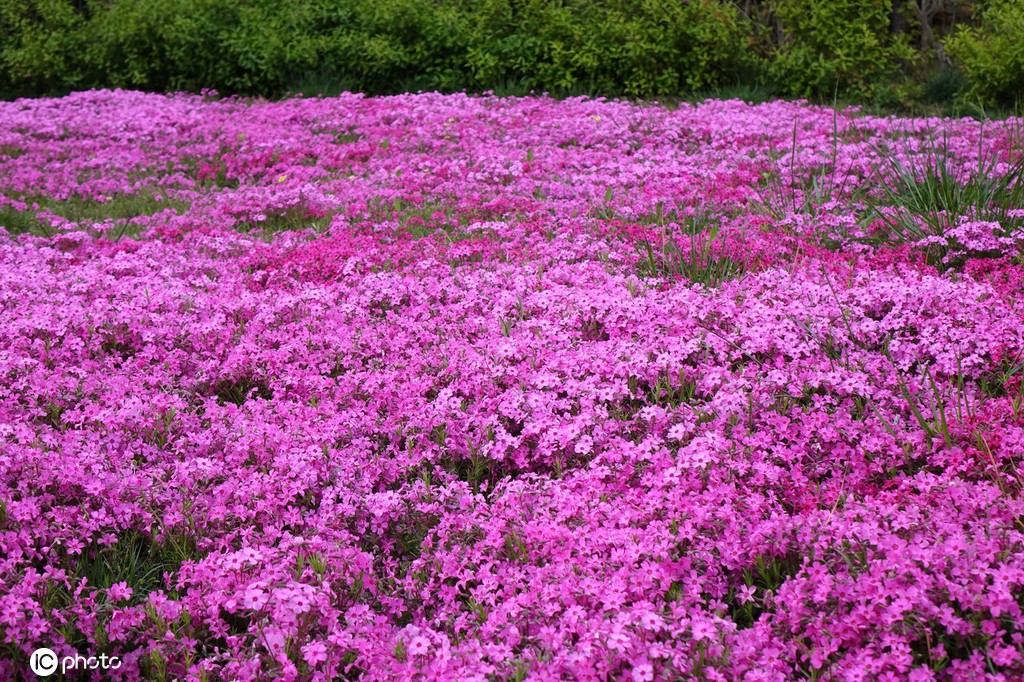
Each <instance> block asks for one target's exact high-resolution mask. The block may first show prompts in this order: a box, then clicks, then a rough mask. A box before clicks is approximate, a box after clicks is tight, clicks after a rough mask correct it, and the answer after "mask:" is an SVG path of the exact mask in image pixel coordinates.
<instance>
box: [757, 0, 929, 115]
mask: <svg viewBox="0 0 1024 682" xmlns="http://www.w3.org/2000/svg"><path fill="white" fill-rule="evenodd" d="M775 13H776V18H777V19H778V21H779V24H780V27H781V29H782V32H783V35H784V38H783V40H782V42H781V44H780V45H779V47H778V49H777V51H776V54H775V59H774V61H773V63H772V64H771V67H770V73H771V75H772V77H773V78H774V79H775V80H776V81H777V83H778V85H779V87H780V88H781V89H782V90H784V91H786V92H788V93H790V94H792V95H796V96H799V97H812V96H819V97H820V96H829V95H832V94H833V93H835V92H838V94H841V95H844V96H854V97H868V98H870V97H871V96H872V95H873V94H874V91H875V89H876V88H877V86H878V85H879V84H882V83H886V82H887V81H891V80H892V77H893V76H894V75H895V74H896V73H897V72H898V71H899V70H900V68H901V66H902V65H903V63H904V62H907V61H911V60H913V59H914V58H915V53H914V50H913V49H912V48H911V47H910V46H909V44H908V43H907V42H906V40H905V37H904V36H899V35H893V34H892V33H891V32H890V18H891V15H892V2H891V0H865V1H860V0H778V3H777V5H776V7H775Z"/></svg>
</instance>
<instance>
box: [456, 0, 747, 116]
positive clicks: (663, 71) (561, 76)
mask: <svg viewBox="0 0 1024 682" xmlns="http://www.w3.org/2000/svg"><path fill="white" fill-rule="evenodd" d="M461 11H462V14H463V16H465V17H466V19H467V23H468V25H469V28H468V30H467V32H466V33H467V35H468V39H469V41H468V46H467V56H466V62H467V67H468V69H469V71H470V74H471V76H472V80H473V82H474V84H478V85H481V86H486V84H493V83H506V84H507V83H514V84H518V85H519V87H520V88H521V89H522V90H538V91H540V90H546V91H550V92H561V93H565V92H583V91H586V92H591V93H596V94H625V95H629V96H636V97H650V96H656V95H664V94H675V93H679V92H682V91H684V90H690V89H696V88H702V87H707V86H711V85H718V84H721V83H723V82H726V81H727V80H729V79H730V77H731V76H732V75H733V74H734V73H735V72H736V71H737V70H738V69H741V68H743V67H744V66H745V65H746V64H747V63H748V62H749V57H748V54H749V53H748V51H747V50H746V47H747V43H748V39H747V36H748V35H749V34H750V27H749V25H748V22H746V20H745V19H744V17H743V16H742V14H741V13H740V12H739V11H738V10H737V9H736V8H735V7H733V6H732V5H731V4H726V3H723V2H719V1H718V0H693V1H691V2H679V1H673V0H641V1H636V0H632V1H631V0H609V1H607V2H596V1H594V0H586V1H584V0H577V1H575V2H562V3H559V2H552V1H551V0H525V2H517V1H515V0H483V2H469V1H468V0H464V4H463V5H462V7H461Z"/></svg>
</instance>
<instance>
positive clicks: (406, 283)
mask: <svg viewBox="0 0 1024 682" xmlns="http://www.w3.org/2000/svg"><path fill="white" fill-rule="evenodd" d="M1022 130H1024V128H1022V121H1021V120H1020V119H1011V120H1008V121H1003V122H991V121H989V122H985V123H984V124H982V123H979V122H977V121H974V120H967V119H965V120H949V119H901V118H878V117H871V116H867V115H864V114H862V113H861V112H859V111H857V110H853V109H850V110H841V111H838V112H834V111H833V110H831V109H827V108H816V107H812V106H809V105H805V104H801V103H790V102H774V103H768V104H762V105H757V106H752V105H748V104H744V103H742V102H739V101H729V102H720V101H708V102H706V103H704V104H701V105H697V106H693V105H688V104H683V105H681V106H679V107H678V108H675V109H671V108H667V107H661V106H656V105H650V106H640V105H637V104H631V103H625V102H608V101H602V100H588V99H572V100H566V101H556V100H554V99H548V98H528V99H499V98H495V97H468V96H464V95H451V96H442V95H434V94H424V95H406V96H398V97H390V98H380V99H374V98H364V97H361V96H357V95H344V96H342V97H340V98H335V99H291V100H285V101H280V102H274V103H268V102H262V101H257V102H249V101H243V100H240V99H217V98H215V97H213V96H205V97H204V96H193V95H180V96H163V95H149V94H141V93H133V92H121V91H116V92H110V91H102V92H86V93H79V94H75V95H71V96H68V97H65V98H62V99H41V100H19V101H15V102H4V103H0V226H2V227H3V229H2V230H0V309H2V315H3V317H2V324H0V376H2V381H0V482H2V487H0V679H11V678H27V679H34V676H33V675H32V674H31V673H29V672H28V667H29V657H30V656H31V654H32V652H33V651H34V650H35V649H36V648H38V647H48V648H50V649H52V650H54V651H55V652H56V653H57V654H58V655H60V656H61V657H63V656H66V655H71V656H74V655H76V654H81V655H83V656H90V655H91V656H99V655H101V654H104V655H107V656H116V657H118V658H119V660H120V662H121V665H120V667H119V668H117V669H116V670H115V669H112V670H108V671H106V672H104V673H103V677H104V678H105V679H106V678H110V679H116V680H136V679H147V680H265V679H282V680H337V679H351V680H356V679H359V680H413V679H415V680H481V681H483V680H494V681H498V680H526V679H530V680H636V681H644V682H645V681H648V680H690V679H694V680H749V681H761V680H764V681H767V680H780V681H781V680H799V679H808V680H850V681H854V680H865V681H867V680H913V681H915V682H924V681H926V680H964V681H966V680H983V679H984V680H1021V679H1024V613H1022V609H1024V503H1022V500H1021V488H1022V485H1024V478H1022V474H1021V471H1020V465H1021V459H1022V456H1024V384H1022V374H1024V210H1022V209H1024V203H1022V199H1024V182H1022V178H1024V173H1022V170H1021V169H1022V164H1024V162H1022V161H1021V160H1020V158H1021V153H1022V151H1021V146H1022V142H1024V132H1022ZM96 674H97V675H98V674H99V673H96ZM79 679H90V678H89V677H88V674H87V673H85V672H79Z"/></svg>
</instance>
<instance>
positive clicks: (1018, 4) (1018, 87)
mask: <svg viewBox="0 0 1024 682" xmlns="http://www.w3.org/2000/svg"><path fill="white" fill-rule="evenodd" d="M980 16H981V21H980V25H978V26H972V27H967V28H964V29H961V30H960V31H958V32H956V33H954V34H953V35H952V36H950V37H949V38H947V39H946V40H945V41H944V45H945V47H946V52H947V53H948V54H949V56H950V57H952V58H953V59H954V60H956V61H957V62H959V63H960V64H961V65H962V67H963V70H964V73H965V74H966V75H967V80H968V82H969V83H970V91H969V94H970V96H972V97H975V98H977V99H979V100H980V101H981V102H982V103H984V104H1008V105H1014V104H1016V103H1017V100H1019V99H1020V98H1021V96H1022V94H1024V0H989V1H988V2H986V3H984V5H983V9H982V11H981V15H980Z"/></svg>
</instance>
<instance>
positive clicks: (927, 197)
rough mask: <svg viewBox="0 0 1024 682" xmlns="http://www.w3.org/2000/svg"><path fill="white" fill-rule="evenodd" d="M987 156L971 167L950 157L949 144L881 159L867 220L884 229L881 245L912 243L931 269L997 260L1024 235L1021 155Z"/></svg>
mask: <svg viewBox="0 0 1024 682" xmlns="http://www.w3.org/2000/svg"><path fill="white" fill-rule="evenodd" d="M1002 157H1003V155H1001V154H997V153H992V152H991V151H990V150H986V149H984V147H983V146H982V139H981V138H980V137H979V141H978V153H977V156H976V160H971V161H966V162H965V161H963V160H957V159H956V158H954V157H952V155H951V154H950V150H949V140H948V139H946V140H944V141H943V143H942V144H941V145H937V144H935V143H933V142H927V143H925V145H924V148H923V149H921V150H917V151H910V150H909V149H908V150H903V152H902V153H901V152H898V151H897V152H895V153H892V154H886V155H883V158H884V163H883V164H882V165H881V166H880V167H879V172H878V181H877V188H878V195H877V196H876V197H875V198H874V199H873V200H872V201H871V202H870V204H871V205H870V209H869V215H870V216H871V217H874V218H878V219H880V220H881V221H882V223H883V224H884V228H883V230H882V233H881V234H879V235H878V239H880V240H882V241H887V242H892V243H900V244H913V245H915V246H916V247H918V248H921V249H923V250H924V251H925V253H926V255H927V259H928V262H929V263H931V264H933V265H938V266H941V267H945V268H952V267H960V266H962V265H963V263H964V261H965V259H967V258H979V257H999V256H1001V255H1003V253H1004V252H1005V251H1006V250H1007V249H1008V248H1009V249H1012V248H1013V247H1015V246H1017V245H1018V244H1019V241H1020V238H1021V230H1022V228H1024V155H1020V154H1019V153H1017V154H1016V158H1010V159H1009V160H1007V159H1005V158H1002Z"/></svg>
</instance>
